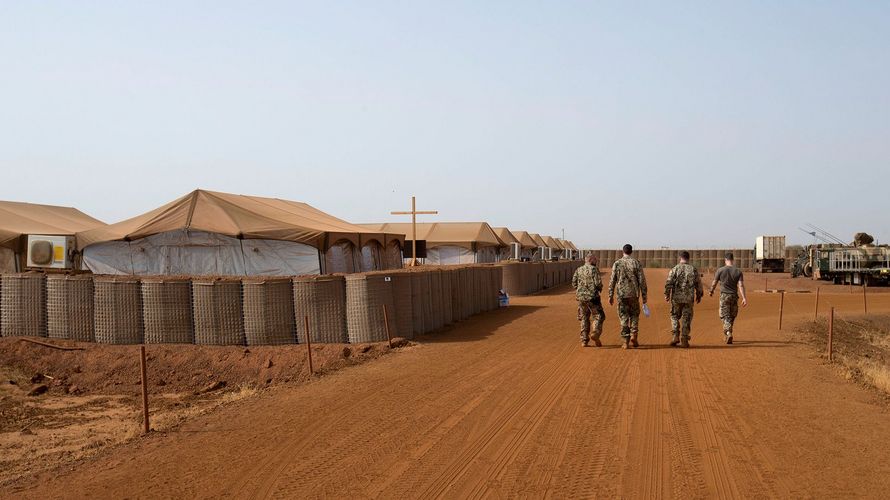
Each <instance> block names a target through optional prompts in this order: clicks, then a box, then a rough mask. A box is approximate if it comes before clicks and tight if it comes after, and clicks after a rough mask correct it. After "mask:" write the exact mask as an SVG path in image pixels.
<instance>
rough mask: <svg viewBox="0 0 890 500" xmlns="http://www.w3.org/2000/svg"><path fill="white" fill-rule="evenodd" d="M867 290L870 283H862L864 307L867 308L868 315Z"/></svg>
mask: <svg viewBox="0 0 890 500" xmlns="http://www.w3.org/2000/svg"><path fill="white" fill-rule="evenodd" d="M867 288H868V283H862V307H863V308H865V314H868V293H866V289H867Z"/></svg>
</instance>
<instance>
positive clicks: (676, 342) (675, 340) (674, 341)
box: [671, 333, 680, 347]
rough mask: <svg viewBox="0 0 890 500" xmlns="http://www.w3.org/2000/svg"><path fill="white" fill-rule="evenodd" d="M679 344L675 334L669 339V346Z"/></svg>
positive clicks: (678, 337)
mask: <svg viewBox="0 0 890 500" xmlns="http://www.w3.org/2000/svg"><path fill="white" fill-rule="evenodd" d="M679 343H680V336H679V335H677V334H676V333H675V334H674V335H673V336H672V337H671V346H672V347H673V346H675V345H677V344H679Z"/></svg>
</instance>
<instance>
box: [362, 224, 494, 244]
mask: <svg viewBox="0 0 890 500" xmlns="http://www.w3.org/2000/svg"><path fill="white" fill-rule="evenodd" d="M359 226H362V227H364V228H365V229H367V230H369V231H377V232H385V233H396V234H404V235H405V238H406V239H410V238H411V223H410V222H396V223H387V224H359ZM417 239H418V240H426V247H427V248H436V247H439V246H457V247H461V248H466V249H469V250H473V249H474V248H481V247H499V246H502V243H501V240H500V239H498V236H497V234H495V232H494V230H493V229H492V228H491V226H489V225H488V223H486V222H428V223H418V224H417Z"/></svg>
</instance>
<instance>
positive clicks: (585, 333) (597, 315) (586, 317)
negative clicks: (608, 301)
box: [578, 300, 606, 344]
mask: <svg viewBox="0 0 890 500" xmlns="http://www.w3.org/2000/svg"><path fill="white" fill-rule="evenodd" d="M591 316H592V317H593V339H594V340H596V339H598V338H600V335H602V334H603V322H604V321H606V311H604V310H603V304H602V303H601V302H600V301H598V300H597V301H596V302H594V301H583V302H582V301H580V300H579V301H578V319H579V320H580V321H581V342H584V343H585V344H586V343H587V342H589V341H590V320H591Z"/></svg>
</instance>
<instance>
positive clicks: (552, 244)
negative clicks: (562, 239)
mask: <svg viewBox="0 0 890 500" xmlns="http://www.w3.org/2000/svg"><path fill="white" fill-rule="evenodd" d="M542 238H543V239H544V243H545V244H546V246H547V247H548V248H552V249H554V250H563V247H562V245H560V244H559V242H558V241H556V238H554V237H553V236H542Z"/></svg>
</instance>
